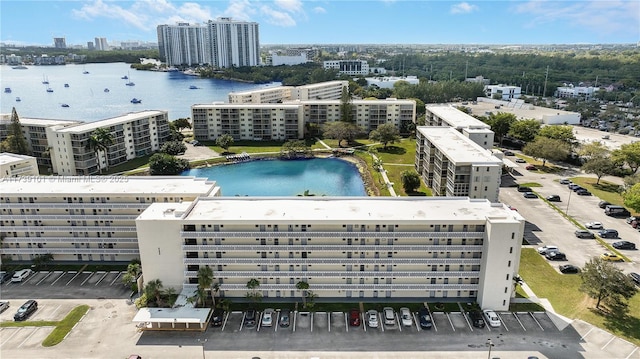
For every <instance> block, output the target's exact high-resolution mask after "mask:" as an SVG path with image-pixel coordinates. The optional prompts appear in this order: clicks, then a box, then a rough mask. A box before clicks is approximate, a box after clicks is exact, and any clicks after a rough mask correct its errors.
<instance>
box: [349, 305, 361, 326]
mask: <svg viewBox="0 0 640 359" xmlns="http://www.w3.org/2000/svg"><path fill="white" fill-rule="evenodd" d="M349 325H350V326H352V327H359V326H360V311H359V310H358V309H351V310H350V311H349Z"/></svg>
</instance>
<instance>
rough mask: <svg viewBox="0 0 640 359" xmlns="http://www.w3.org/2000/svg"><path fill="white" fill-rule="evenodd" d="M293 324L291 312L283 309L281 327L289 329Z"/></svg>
mask: <svg viewBox="0 0 640 359" xmlns="http://www.w3.org/2000/svg"><path fill="white" fill-rule="evenodd" d="M290 324H291V311H290V310H289V309H286V308H285V309H282V311H280V327H281V328H288V327H289V325H290Z"/></svg>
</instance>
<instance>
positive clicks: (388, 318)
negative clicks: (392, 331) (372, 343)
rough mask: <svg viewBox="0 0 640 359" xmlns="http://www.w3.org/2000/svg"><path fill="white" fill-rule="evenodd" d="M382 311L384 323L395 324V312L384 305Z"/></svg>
mask: <svg viewBox="0 0 640 359" xmlns="http://www.w3.org/2000/svg"><path fill="white" fill-rule="evenodd" d="M382 313H383V315H384V324H385V325H396V313H394V312H393V308H391V307H384V308H383V309H382Z"/></svg>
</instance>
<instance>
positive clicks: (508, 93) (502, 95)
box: [484, 85, 522, 101]
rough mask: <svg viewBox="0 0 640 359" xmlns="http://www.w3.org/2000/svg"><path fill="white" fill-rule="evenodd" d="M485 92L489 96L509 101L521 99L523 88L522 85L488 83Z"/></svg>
mask: <svg viewBox="0 0 640 359" xmlns="http://www.w3.org/2000/svg"><path fill="white" fill-rule="evenodd" d="M484 92H485V95H486V96H487V97H488V98H494V99H498V100H503V101H509V100H511V99H519V98H520V96H521V95H522V88H521V87H520V86H507V85H487V86H485V87H484Z"/></svg>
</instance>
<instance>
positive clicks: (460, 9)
mask: <svg viewBox="0 0 640 359" xmlns="http://www.w3.org/2000/svg"><path fill="white" fill-rule="evenodd" d="M477 10H478V6H476V5H471V4H469V3H468V2H461V3H459V4H454V5H451V13H452V14H469V13H471V12H474V11H477Z"/></svg>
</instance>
